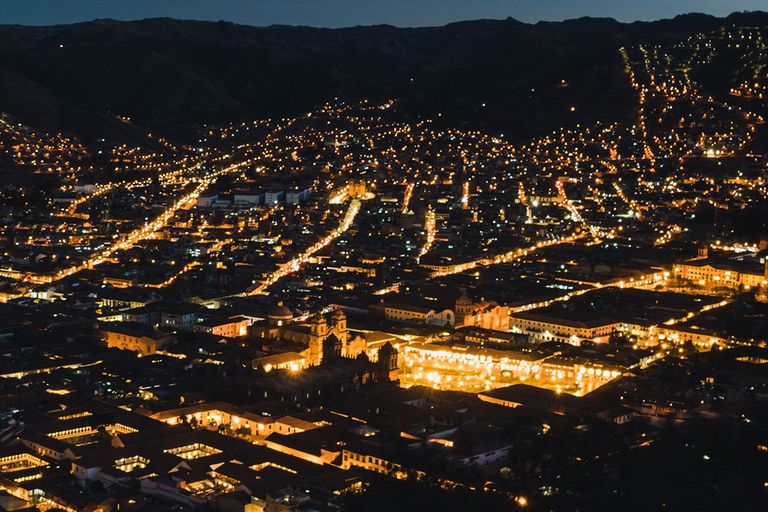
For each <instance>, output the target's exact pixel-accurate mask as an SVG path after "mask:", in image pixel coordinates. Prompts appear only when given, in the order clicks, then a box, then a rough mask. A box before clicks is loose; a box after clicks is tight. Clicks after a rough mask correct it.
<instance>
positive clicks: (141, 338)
mask: <svg viewBox="0 0 768 512" xmlns="http://www.w3.org/2000/svg"><path fill="white" fill-rule="evenodd" d="M96 333H97V334H98V336H99V337H100V338H101V340H102V341H104V342H106V344H107V346H108V347H110V348H119V349H121V350H130V351H132V352H137V353H139V354H141V355H142V356H148V355H152V354H154V353H156V352H157V351H158V350H165V349H166V348H167V347H169V346H170V345H171V344H173V343H174V342H175V341H176V340H175V338H174V337H173V336H171V335H170V334H168V333H165V332H162V331H158V330H157V329H153V328H152V327H151V326H149V325H144V324H139V323H134V322H99V324H98V326H97V328H96Z"/></svg>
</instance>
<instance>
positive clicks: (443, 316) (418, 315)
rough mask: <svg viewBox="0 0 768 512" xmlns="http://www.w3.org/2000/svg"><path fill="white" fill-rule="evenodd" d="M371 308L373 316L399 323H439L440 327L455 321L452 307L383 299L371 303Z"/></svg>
mask: <svg viewBox="0 0 768 512" xmlns="http://www.w3.org/2000/svg"><path fill="white" fill-rule="evenodd" d="M369 310H370V312H371V315H372V316H378V317H380V318H384V319H386V320H391V321H393V322H399V323H407V324H426V325H437V326H440V327H444V326H449V325H453V323H454V313H453V311H451V310H450V309H443V310H435V309H433V308H429V307H422V306H412V305H410V304H399V303H395V302H384V301H382V302H380V303H378V304H373V305H371V306H370V308H369Z"/></svg>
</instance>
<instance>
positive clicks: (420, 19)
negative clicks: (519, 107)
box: [0, 0, 766, 27]
mask: <svg viewBox="0 0 768 512" xmlns="http://www.w3.org/2000/svg"><path fill="white" fill-rule="evenodd" d="M765 9H766V3H765V0H642V1H635V2H627V1H620V0H386V1H381V0H67V1H61V0H0V24H22V25H54V24H62V23H76V22H81V21H90V20H93V19H96V18H114V19H118V20H135V19H143V18H155V17H171V18H179V19H194V20H212V21H218V20H226V21H232V22H236V23H241V24H245V25H256V26H266V25H273V24H285V25H309V26H318V27H348V26H355V25H375V24H382V23H386V24H390V25H395V26H400V27H415V26H434V25H444V24H446V23H451V22H454V21H461V20H471V19H480V18H490V19H503V18H507V17H512V18H515V19H518V20H520V21H524V22H529V23H535V22H537V21H541V20H547V21H559V20H563V19H570V18H579V17H582V16H593V17H612V18H615V19H617V20H619V21H626V22H628V21H636V20H642V21H650V20H656V19H661V18H670V17H673V16H675V15H677V14H681V13H689V12H704V13H707V14H713V15H716V16H725V15H727V14H730V13H731V12H734V11H752V10H765Z"/></svg>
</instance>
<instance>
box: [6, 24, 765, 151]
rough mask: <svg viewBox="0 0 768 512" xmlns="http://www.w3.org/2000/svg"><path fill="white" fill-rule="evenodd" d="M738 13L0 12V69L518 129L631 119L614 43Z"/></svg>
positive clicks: (117, 110)
mask: <svg viewBox="0 0 768 512" xmlns="http://www.w3.org/2000/svg"><path fill="white" fill-rule="evenodd" d="M745 19H749V20H756V21H757V22H759V23H764V24H768V14H766V13H750V14H749V15H745V14H742V13H734V14H732V15H730V16H729V17H727V18H716V17H714V16H709V15H703V14H688V15H681V16H678V17H675V18H672V19H667V20H661V21H657V22H634V23H622V22H618V21H616V20H614V19H612V18H579V19H575V20H567V21H563V22H539V23H536V24H527V23H523V22H520V21H518V20H515V19H513V18H507V19H505V20H473V21H462V22H456V23H451V24H448V25H444V26H439V27H422V28H398V27H393V26H389V25H373V26H358V27H349V28H341V29H329V28H316V27H292V26H285V25H272V26H268V27H253V26H248V25H238V24H235V23H231V22H204V21H189V20H176V19H171V18H149V19H146V20H139V21H129V22H122V21H117V20H110V19H103V20H95V21H92V22H85V23H78V24H74V25H54V26H48V27H25V26H20V25H0V69H5V70H7V71H9V72H11V73H13V74H15V75H17V76H19V77H23V78H24V79H25V80H28V81H30V82H32V83H35V84H38V85H40V86H41V87H43V88H45V89H46V90H48V91H50V92H51V94H52V95H53V96H55V97H57V98H59V99H60V100H61V101H62V102H64V103H67V104H70V105H73V106H74V107H75V108H77V109H80V110H82V111H87V112H99V113H107V112H109V113H114V114H119V115H122V116H129V117H131V118H133V119H134V120H136V122H138V123H139V124H143V125H148V126H169V125H170V126H172V125H178V124H184V123H195V122H228V121H236V120H239V119H247V118H255V117H261V118H264V117H274V116H277V117H285V116H293V115H297V114H299V113H301V112H303V111H305V110H307V109H310V108H312V107H313V106H315V105H317V104H320V103H324V102H327V101H330V100H333V99H334V98H340V99H343V100H349V101H356V100H359V99H370V100H373V101H378V100H386V99H391V98H398V99H402V100H404V104H405V105H406V106H407V110H408V111H409V113H410V114H413V115H415V116H436V115H437V114H438V113H440V114H442V116H441V117H442V119H443V120H444V122H446V123H452V124H454V125H466V126H468V127H479V126H482V127H484V128H487V129H489V130H493V131H504V132H506V133H508V134H510V135H511V136H513V137H515V136H518V137H527V136H529V135H530V134H532V133H542V132H546V131H548V130H551V129H553V128H554V127H557V126H561V125H565V126H568V124H569V123H571V122H573V123H577V122H592V121H595V120H612V119H609V118H614V119H615V118H618V119H629V118H631V117H632V116H633V113H634V108H635V107H634V104H635V101H634V99H635V97H636V94H635V92H634V91H632V90H631V89H630V87H629V84H628V80H627V79H626V76H625V75H624V71H623V68H622V63H621V59H620V57H619V53H618V49H619V48H620V47H621V46H625V45H633V44H654V43H657V42H669V41H671V40H680V39H683V38H685V37H689V36H691V35H694V34H696V33H699V32H702V31H708V30H715V29H717V28H719V27H722V26H727V25H729V24H734V23H741V22H743V21H744V20H745ZM561 83H567V84H568V87H566V88H562V87H559V85H560V84H561ZM19 101H20V99H19V98H13V97H6V98H5V99H4V100H3V102H2V104H0V110H3V111H6V110H7V111H9V112H10V113H12V114H13V113H16V112H19V111H20V110H22V109H20V108H19V105H18V102H19ZM25 101H29V98H27V99H26V100H25ZM572 106H578V110H577V111H576V114H569V112H571V111H572V109H571V107H572ZM555 121H557V122H555ZM65 124H66V123H65Z"/></svg>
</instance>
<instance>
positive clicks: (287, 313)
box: [267, 302, 293, 320]
mask: <svg viewBox="0 0 768 512" xmlns="http://www.w3.org/2000/svg"><path fill="white" fill-rule="evenodd" d="M267 316H268V317H269V318H271V319H274V320H292V319H293V312H292V311H291V310H290V309H288V308H287V307H285V306H283V303H282V302H278V303H277V306H275V307H273V308H272V309H270V310H269V311H268V312H267Z"/></svg>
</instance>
